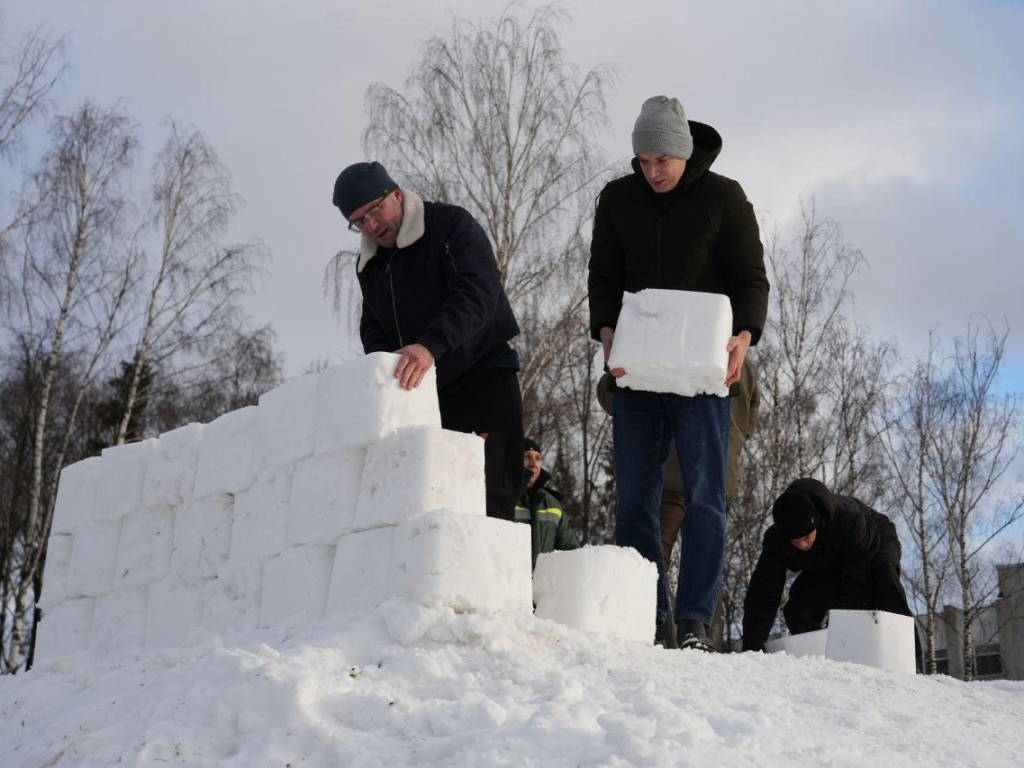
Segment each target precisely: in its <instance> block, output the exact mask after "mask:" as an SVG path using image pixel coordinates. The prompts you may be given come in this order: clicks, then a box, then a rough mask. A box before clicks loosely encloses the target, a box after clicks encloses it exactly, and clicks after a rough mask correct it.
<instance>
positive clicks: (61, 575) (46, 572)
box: [39, 533, 74, 611]
mask: <svg viewBox="0 0 1024 768" xmlns="http://www.w3.org/2000/svg"><path fill="white" fill-rule="evenodd" d="M73 546H74V537H73V536H72V535H71V534H69V533H54V534H52V535H51V536H50V540H49V542H47V544H46V565H45V566H43V594H42V595H41V596H40V598H39V607H40V608H42V609H43V610H44V611H45V610H46V609H48V608H52V607H53V606H55V605H57V604H58V603H62V602H64V598H66V597H67V585H68V571H69V570H70V568H71V550H72V547H73Z"/></svg>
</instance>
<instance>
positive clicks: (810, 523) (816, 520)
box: [772, 491, 821, 541]
mask: <svg viewBox="0 0 1024 768" xmlns="http://www.w3.org/2000/svg"><path fill="white" fill-rule="evenodd" d="M772 519H773V520H774V521H775V525H776V526H778V528H779V530H780V531H781V532H782V535H783V536H785V537H786V538H787V539H789V540H790V541H793V540H795V539H802V538H803V537H804V536H807V535H808V534H810V532H811V531H813V530H815V529H817V528H818V527H819V526H820V525H821V513H820V512H819V511H818V508H817V507H816V506H815V505H814V500H813V499H812V498H811V497H810V496H808V495H807V494H806V493H800V492H799V491H786V492H785V493H784V494H782V495H781V496H779V498H778V499H776V500H775V504H773V505H772Z"/></svg>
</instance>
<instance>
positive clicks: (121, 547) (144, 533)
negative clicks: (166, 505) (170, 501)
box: [114, 509, 174, 589]
mask: <svg viewBox="0 0 1024 768" xmlns="http://www.w3.org/2000/svg"><path fill="white" fill-rule="evenodd" d="M173 551H174V514H173V513H172V512H170V511H165V512H158V511H156V510H154V509H151V510H148V511H144V512H137V513H135V514H131V515H128V516H127V517H125V519H124V522H123V523H122V526H121V540H120V543H119V544H118V547H117V568H116V570H115V572H114V588H115V589H126V588H128V587H138V586H142V585H145V584H151V583H153V582H154V581H156V580H157V579H162V578H163V577H164V576H166V575H167V574H168V572H169V571H170V568H171V553H172V552H173Z"/></svg>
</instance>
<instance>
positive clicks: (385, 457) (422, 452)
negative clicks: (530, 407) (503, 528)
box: [353, 427, 487, 530]
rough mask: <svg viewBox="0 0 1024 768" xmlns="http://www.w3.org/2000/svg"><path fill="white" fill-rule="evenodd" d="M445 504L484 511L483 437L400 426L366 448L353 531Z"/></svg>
mask: <svg viewBox="0 0 1024 768" xmlns="http://www.w3.org/2000/svg"><path fill="white" fill-rule="evenodd" d="M442 508H448V509H452V510H455V511H457V512H462V513H466V514H474V515H486V514H487V496H486V491H485V489H484V441H483V440H482V439H480V437H479V436H477V435H472V434H465V433H462V432H452V431H450V430H446V429H440V428H438V427H403V428H402V429H399V430H396V431H395V432H392V433H391V434H390V435H388V436H387V437H384V438H382V439H381V440H380V441H379V442H377V443H374V444H373V445H371V446H370V448H369V450H367V452H366V467H365V468H364V469H363V482H362V485H361V486H360V489H359V504H358V506H357V507H356V516H355V522H354V526H353V527H354V528H355V530H368V529H370V528H379V527H381V526H383V525H397V524H398V523H400V522H401V521H402V520H404V519H406V518H408V517H412V516H414V515H420V514H423V513H424V512H429V511H430V510H432V509H442Z"/></svg>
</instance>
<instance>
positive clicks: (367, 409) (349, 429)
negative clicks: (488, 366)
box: [316, 352, 441, 453]
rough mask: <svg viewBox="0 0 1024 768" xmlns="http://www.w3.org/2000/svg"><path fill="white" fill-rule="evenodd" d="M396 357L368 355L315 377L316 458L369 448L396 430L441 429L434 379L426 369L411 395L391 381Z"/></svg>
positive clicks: (389, 353) (379, 354)
mask: <svg viewBox="0 0 1024 768" xmlns="http://www.w3.org/2000/svg"><path fill="white" fill-rule="evenodd" d="M400 359H401V358H400V356H399V355H396V354H392V353H391V352H374V353H373V354H370V355H367V356H366V357H361V358H359V359H357V360H353V361H351V362H349V363H345V364H344V365H340V366H337V367H336V368H330V369H328V370H326V371H324V372H323V373H322V374H320V387H319V389H320V393H319V398H318V406H317V433H316V452H317V453H328V452H330V451H337V450H341V449H342V448H369V447H370V446H371V445H372V444H373V443H375V442H377V441H378V440H380V438H382V437H383V436H384V435H387V434H389V433H391V432H394V431H395V430H396V429H397V428H398V427H405V426H410V425H413V424H422V425H425V426H430V427H440V426H441V410H440V408H439V406H438V404H437V374H436V371H435V370H434V369H433V368H431V369H430V370H429V371H427V373H426V375H425V376H424V377H423V381H422V382H421V383H420V385H419V386H418V387H416V389H413V390H410V391H406V390H404V389H402V388H401V387H400V386H399V384H398V379H396V378H395V366H396V365H397V364H398V361H399V360H400Z"/></svg>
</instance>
